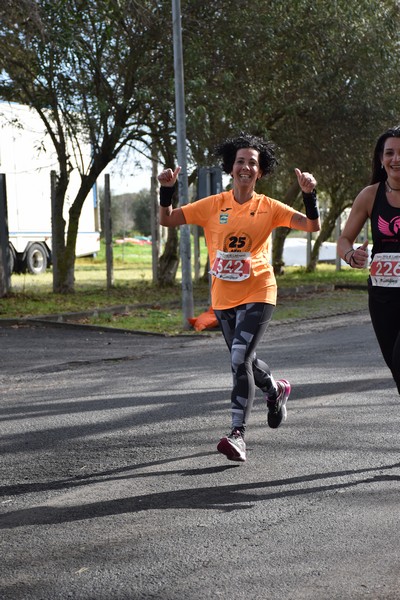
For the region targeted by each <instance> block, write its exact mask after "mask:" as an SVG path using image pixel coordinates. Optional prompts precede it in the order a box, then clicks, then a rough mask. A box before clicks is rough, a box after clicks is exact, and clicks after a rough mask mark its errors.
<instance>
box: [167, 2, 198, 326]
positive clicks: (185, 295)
mask: <svg viewBox="0 0 400 600" xmlns="http://www.w3.org/2000/svg"><path fill="white" fill-rule="evenodd" d="M172 26H173V40H174V75H175V118H176V137H177V149H178V165H179V166H180V167H181V172H180V174H179V178H178V193H179V206H182V205H183V204H187V203H188V201H189V186H188V174H187V161H186V115H185V92H184V76H183V51H182V27H181V6H180V0H172ZM190 254H191V253H190V228H189V225H181V226H180V256H181V268H182V312H183V327H184V329H189V327H190V324H189V322H188V319H189V318H192V317H193V316H194V306H193V284H192V267H191V260H190Z"/></svg>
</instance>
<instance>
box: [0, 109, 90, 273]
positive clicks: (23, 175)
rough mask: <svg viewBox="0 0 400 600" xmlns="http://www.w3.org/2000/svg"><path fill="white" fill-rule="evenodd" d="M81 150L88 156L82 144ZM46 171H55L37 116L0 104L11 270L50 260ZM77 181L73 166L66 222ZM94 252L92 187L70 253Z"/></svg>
mask: <svg viewBox="0 0 400 600" xmlns="http://www.w3.org/2000/svg"><path fill="white" fill-rule="evenodd" d="M83 147H85V146H83ZM86 151H87V157H89V156H90V148H89V147H88V145H86ZM71 161H72V163H73V152H71ZM51 171H58V162H57V157H56V154H55V151H54V147H53V144H52V142H51V139H50V137H49V135H48V134H47V133H46V131H45V127H44V124H43V122H42V120H41V118H40V117H39V115H38V114H37V113H36V111H34V110H32V109H30V108H29V107H28V106H23V105H20V104H16V103H8V102H0V173H4V174H5V176H6V177H5V180H6V193H7V212H8V231H9V247H10V266H11V267H12V268H11V272H13V271H14V272H25V271H29V272H30V273H34V274H39V273H42V272H44V271H45V270H46V268H47V267H49V266H50V265H51V263H52V255H51V183H50V173H51ZM79 185H80V176H79V172H78V171H77V170H76V169H74V171H73V172H72V174H71V181H70V184H69V186H68V190H67V195H66V198H65V204H64V218H65V219H66V221H67V222H68V211H69V208H70V206H71V204H72V202H73V200H74V198H75V195H76V192H77V190H78V189H79ZM99 250H100V213H99V207H98V201H97V191H96V187H94V188H93V190H92V193H91V194H90V195H89V196H88V197H87V198H86V200H85V202H84V205H83V208H82V213H81V217H80V220H79V230H78V237H77V243H76V256H77V257H80V256H90V255H94V254H96V253H97V252H98V251H99Z"/></svg>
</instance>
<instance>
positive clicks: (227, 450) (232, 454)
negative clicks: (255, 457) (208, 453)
mask: <svg viewBox="0 0 400 600" xmlns="http://www.w3.org/2000/svg"><path fill="white" fill-rule="evenodd" d="M217 450H218V452H221V454H225V456H226V458H227V459H228V460H234V461H236V462H245V460H246V454H245V453H243V452H241V451H240V450H238V449H237V448H236V447H235V446H233V445H232V444H231V443H230V441H229V440H228V438H226V437H225V438H222V439H221V440H220V441H219V443H218V446H217Z"/></svg>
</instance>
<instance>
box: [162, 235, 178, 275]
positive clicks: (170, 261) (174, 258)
mask: <svg viewBox="0 0 400 600" xmlns="http://www.w3.org/2000/svg"><path fill="white" fill-rule="evenodd" d="M178 247H179V245H178V228H177V227H169V228H168V235H167V241H166V244H165V247H164V252H163V253H162V255H161V256H160V261H159V270H158V274H159V275H158V281H159V283H160V285H173V284H174V283H175V278H176V273H177V270H178V266H179V253H178Z"/></svg>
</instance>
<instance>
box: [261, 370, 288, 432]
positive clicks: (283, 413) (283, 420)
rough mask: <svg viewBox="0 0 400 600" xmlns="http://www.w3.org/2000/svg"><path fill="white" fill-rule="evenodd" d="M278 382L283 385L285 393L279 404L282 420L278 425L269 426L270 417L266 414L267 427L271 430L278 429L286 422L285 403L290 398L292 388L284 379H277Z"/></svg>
mask: <svg viewBox="0 0 400 600" xmlns="http://www.w3.org/2000/svg"><path fill="white" fill-rule="evenodd" d="M279 381H280V382H281V383H283V384H284V385H285V392H284V394H283V398H282V404H281V411H282V419H281V420H280V422H279V423H278V425H271V424H270V422H269V417H270V415H269V414H268V416H267V420H268V425H269V427H270V428H271V429H278V427H280V425H282V423H284V422H285V421H286V419H287V408H286V402H287V401H288V398H289V396H290V392H291V391H292V386H291V385H290V383H289V382H288V381H287V380H286V379H279Z"/></svg>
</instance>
